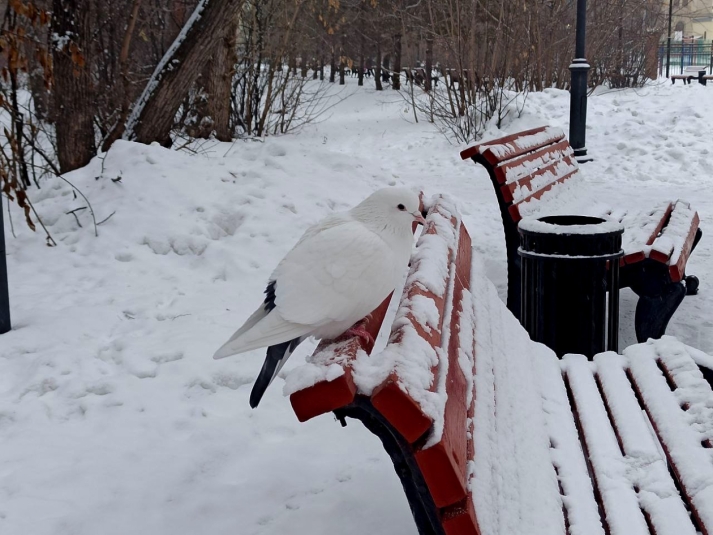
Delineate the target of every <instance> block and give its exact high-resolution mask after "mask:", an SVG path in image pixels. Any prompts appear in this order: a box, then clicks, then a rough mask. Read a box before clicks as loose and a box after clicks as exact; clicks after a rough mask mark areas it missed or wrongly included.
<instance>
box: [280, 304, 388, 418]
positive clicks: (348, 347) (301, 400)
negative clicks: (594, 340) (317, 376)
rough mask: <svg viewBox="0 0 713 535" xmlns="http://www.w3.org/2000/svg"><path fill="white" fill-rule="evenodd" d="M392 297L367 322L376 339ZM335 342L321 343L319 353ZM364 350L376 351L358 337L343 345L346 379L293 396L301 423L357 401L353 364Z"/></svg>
mask: <svg viewBox="0 0 713 535" xmlns="http://www.w3.org/2000/svg"><path fill="white" fill-rule="evenodd" d="M390 301H391V294H390V295H389V297H387V298H386V299H384V301H383V302H382V303H381V304H380V305H379V306H378V307H377V308H376V310H374V312H372V313H371V314H370V315H369V316H368V317H367V318H366V320H365V323H364V328H365V329H366V330H367V332H368V333H369V334H371V336H372V338H374V339H376V337H377V336H378V334H379V330H380V329H381V324H382V323H383V321H384V317H385V316H386V311H387V310H388V308H389V302H390ZM332 343H333V342H332V341H329V340H327V341H324V342H322V343H320V345H319V346H318V347H317V349H316V351H317V352H319V351H321V350H324V349H325V348H326V347H327V346H329V345H331V344H332ZM360 349H363V350H364V351H366V352H367V353H371V350H372V349H374V344H373V343H366V342H364V340H362V339H361V338H359V337H357V336H355V337H352V338H350V339H349V340H345V341H344V342H342V344H341V347H340V348H339V349H338V351H339V352H340V353H341V354H342V355H344V357H345V360H346V362H347V364H346V366H345V367H344V375H342V376H340V377H338V378H337V379H335V380H334V381H321V382H319V383H317V384H315V385H313V386H311V387H309V388H305V389H303V390H298V391H297V392H294V393H293V394H292V395H291V396H290V403H291V404H292V409H293V410H294V411H295V414H296V415H297V419H298V420H299V421H300V422H305V421H307V420H309V419H310V418H314V417H315V416H319V415H320V414H325V413H328V412H331V411H333V410H334V409H339V408H340V407H344V406H345V405H348V404H349V403H351V402H352V401H354V396H355V395H356V386H355V385H354V381H353V380H352V374H351V367H350V366H349V364H348V363H349V362H350V361H351V360H353V359H354V358H356V355H357V352H358V351H359V350H360Z"/></svg>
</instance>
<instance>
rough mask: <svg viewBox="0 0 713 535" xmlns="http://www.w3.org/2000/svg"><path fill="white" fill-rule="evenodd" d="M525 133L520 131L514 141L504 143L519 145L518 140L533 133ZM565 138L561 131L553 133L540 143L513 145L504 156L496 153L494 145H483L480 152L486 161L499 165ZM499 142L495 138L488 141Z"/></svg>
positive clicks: (495, 143) (491, 143) (490, 143)
mask: <svg viewBox="0 0 713 535" xmlns="http://www.w3.org/2000/svg"><path fill="white" fill-rule="evenodd" d="M523 134H524V133H520V135H516V137H515V139H513V140H512V141H508V142H504V143H509V144H511V145H517V144H518V141H520V140H521V139H522V138H523V137H525V135H532V133H529V134H525V135H523ZM563 138H564V134H563V133H560V134H557V135H552V136H550V137H548V138H545V139H543V140H541V141H540V142H539V143H535V144H533V145H531V146H528V147H520V146H517V147H516V146H513V147H512V148H511V149H509V150H508V151H507V153H506V154H504V155H502V156H501V155H499V154H496V153H495V151H494V150H493V148H492V147H483V148H482V149H481V152H480V154H481V156H482V157H483V158H484V159H485V161H486V162H488V163H489V164H490V165H497V164H499V163H500V162H504V161H506V160H510V159H512V158H517V157H518V156H521V155H523V154H527V153H528V152H532V151H534V150H537V149H539V148H540V147H544V146H546V145H551V144H553V143H556V142H558V141H560V140H561V139H563ZM499 142H500V140H493V141H490V142H489V143H488V145H498V144H499Z"/></svg>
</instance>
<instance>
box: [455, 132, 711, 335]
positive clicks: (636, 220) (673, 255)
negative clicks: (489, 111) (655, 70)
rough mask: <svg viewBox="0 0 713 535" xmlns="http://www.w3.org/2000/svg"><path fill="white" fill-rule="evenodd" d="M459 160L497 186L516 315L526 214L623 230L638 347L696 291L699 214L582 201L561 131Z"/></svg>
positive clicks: (494, 145)
mask: <svg viewBox="0 0 713 535" xmlns="http://www.w3.org/2000/svg"><path fill="white" fill-rule="evenodd" d="M461 158H463V159H464V160H465V159H469V158H470V159H472V160H473V161H474V162H476V163H478V164H481V165H483V166H484V167H485V168H486V169H487V171H488V174H489V175H490V179H491V182H492V184H493V187H494V188H495V193H496V196H497V199H498V204H499V206H500V213H501V217H502V222H503V229H504V231H505V246H506V249H507V259H508V301H507V304H508V308H509V309H510V310H511V311H512V313H513V314H515V316H517V317H519V316H520V293H521V292H520V284H521V274H520V256H519V255H518V252H517V251H518V247H519V245H520V237H519V234H518V230H517V225H518V222H519V221H520V220H521V219H522V218H523V217H528V216H539V215H554V214H563V213H569V214H570V215H593V216H598V217H603V218H605V219H613V220H616V221H619V222H621V223H622V224H623V225H624V229H625V231H624V235H623V243H622V248H623V249H624V257H623V258H622V259H621V271H620V273H621V277H620V279H619V282H620V286H621V287H630V288H631V289H632V290H633V291H634V292H635V293H636V294H637V295H638V296H639V302H638V304H637V309H636V316H635V319H634V321H635V327H636V337H637V340H638V341H639V342H644V341H646V340H648V339H649V338H660V337H661V336H662V335H663V334H664V333H665V331H666V326H667V325H668V322H669V320H670V319H671V317H672V316H673V314H674V312H675V311H676V309H677V308H678V306H679V305H680V304H681V302H682V301H683V298H684V296H685V295H693V294H695V293H697V291H698V279H697V278H696V277H694V276H686V263H687V262H688V258H689V256H690V255H691V252H692V251H693V249H694V248H695V247H696V245H697V243H698V241H699V240H700V238H701V234H702V231H701V229H700V228H699V222H700V221H699V217H698V213H697V212H696V211H695V210H694V209H693V208H691V206H690V205H689V204H688V203H686V202H684V201H680V200H672V201H666V202H663V203H661V204H659V205H657V206H653V207H651V208H649V209H645V210H635V209H630V210H622V209H613V208H612V207H611V206H609V205H607V204H602V203H595V202H593V201H592V200H591V199H579V201H580V202H577V199H576V197H577V195H576V190H577V186H578V184H581V182H580V180H579V167H578V165H577V161H576V160H575V159H574V155H573V151H572V147H570V145H569V142H568V141H567V140H566V139H565V137H564V132H563V131H562V129H561V128H555V127H544V126H543V127H540V128H534V129H532V130H527V131H524V132H519V133H517V134H513V135H510V136H506V137H503V138H500V139H494V140H491V141H487V142H485V143H481V144H479V145H475V146H473V147H470V148H468V149H466V150H464V151H462V152H461ZM573 193H574V195H572V194H573ZM572 212H574V213H572ZM582 212H586V213H582Z"/></svg>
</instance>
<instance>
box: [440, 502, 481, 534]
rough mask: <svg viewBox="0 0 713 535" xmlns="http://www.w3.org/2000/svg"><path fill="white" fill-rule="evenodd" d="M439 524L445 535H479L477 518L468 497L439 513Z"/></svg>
mask: <svg viewBox="0 0 713 535" xmlns="http://www.w3.org/2000/svg"><path fill="white" fill-rule="evenodd" d="M441 524H442V526H443V531H445V532H446V535H480V528H479V527H478V518H477V516H476V514H475V507H474V506H473V500H472V499H471V498H470V496H469V497H468V498H466V499H465V500H463V501H462V502H461V503H458V504H456V505H454V506H451V507H448V508H447V509H444V510H443V511H442V512H441Z"/></svg>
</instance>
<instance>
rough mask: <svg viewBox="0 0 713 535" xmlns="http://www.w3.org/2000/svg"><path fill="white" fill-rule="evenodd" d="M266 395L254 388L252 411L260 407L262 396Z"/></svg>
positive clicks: (251, 393) (251, 402)
mask: <svg viewBox="0 0 713 535" xmlns="http://www.w3.org/2000/svg"><path fill="white" fill-rule="evenodd" d="M264 393H265V391H264V390H263V391H262V392H260V391H258V390H256V389H255V388H254V387H253V390H252V392H250V408H251V409H256V408H257V406H258V405H260V400H261V399H262V395H263V394H264Z"/></svg>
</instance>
